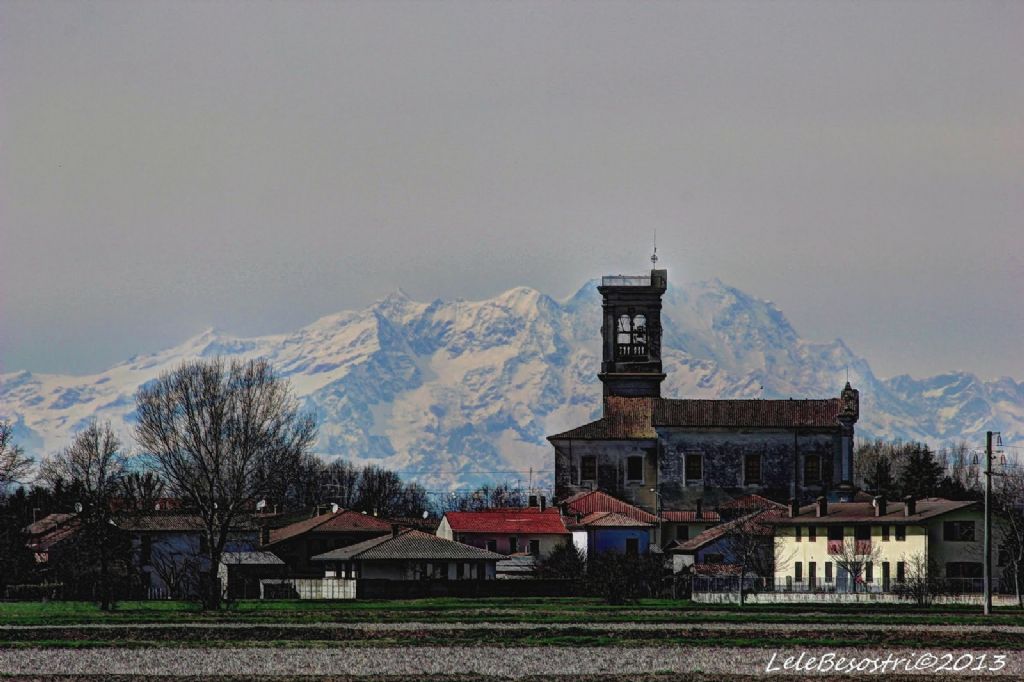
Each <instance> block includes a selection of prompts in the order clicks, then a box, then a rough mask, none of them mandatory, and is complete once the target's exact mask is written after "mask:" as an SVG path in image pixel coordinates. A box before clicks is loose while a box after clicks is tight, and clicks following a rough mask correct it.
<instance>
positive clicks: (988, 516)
mask: <svg viewBox="0 0 1024 682" xmlns="http://www.w3.org/2000/svg"><path fill="white" fill-rule="evenodd" d="M983 551H984V552H985V615H986V616H988V615H991V614H992V432H991V431H989V432H987V433H986V434H985V543H984V549H983Z"/></svg>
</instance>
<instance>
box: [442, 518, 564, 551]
mask: <svg viewBox="0 0 1024 682" xmlns="http://www.w3.org/2000/svg"><path fill="white" fill-rule="evenodd" d="M437 535H438V537H442V538H445V539H446V540H454V541H455V542H461V543H463V544H466V545H471V546H473V547H478V548H480V549H486V550H487V551H489V552H495V553H498V554H505V555H511V554H519V553H525V554H529V555H531V556H533V557H544V556H547V555H548V554H550V553H551V550H553V549H554V548H555V547H557V546H558V545H560V544H562V543H563V542H569V541H571V539H572V535H571V534H570V532H569V530H568V529H567V528H566V527H565V523H564V521H563V520H562V515H561V513H560V512H559V511H558V509H555V508H553V507H552V508H547V509H540V508H538V507H526V508H524V509H511V508H500V509H483V510H480V511H468V512H445V515H444V517H443V518H442V519H441V524H440V525H439V526H438V527H437Z"/></svg>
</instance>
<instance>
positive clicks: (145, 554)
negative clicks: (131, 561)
mask: <svg viewBox="0 0 1024 682" xmlns="http://www.w3.org/2000/svg"><path fill="white" fill-rule="evenodd" d="M140 553H141V555H142V556H141V557H140V560H139V563H141V564H143V565H145V564H148V563H149V562H150V561H151V560H152V558H153V537H152V536H150V535H143V536H142V546H141V547H140Z"/></svg>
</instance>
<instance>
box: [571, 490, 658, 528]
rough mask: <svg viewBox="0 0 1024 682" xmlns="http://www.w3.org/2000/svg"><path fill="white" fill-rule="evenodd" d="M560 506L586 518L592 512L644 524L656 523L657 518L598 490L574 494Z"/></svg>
mask: <svg viewBox="0 0 1024 682" xmlns="http://www.w3.org/2000/svg"><path fill="white" fill-rule="evenodd" d="M562 505H563V506H564V507H565V508H566V511H567V512H569V513H573V514H579V515H581V516H586V515H587V514H590V513H593V512H616V513H618V514H623V515H625V516H628V517H629V518H631V519H634V520H636V521H643V522H644V523H657V521H658V517H657V516H655V515H654V514H651V513H650V512H646V511H644V510H643V509H641V508H640V507H637V506H635V505H632V504H629V503H628V502H623V501H622V500H620V499H618V498H617V497H612V496H611V495H609V494H608V493H605V492H601V491H600V490H592V491H590V492H583V493H576V494H575V495H572V496H570V497H567V498H566V499H565V500H564V501H563V502H562Z"/></svg>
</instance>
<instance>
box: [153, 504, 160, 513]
mask: <svg viewBox="0 0 1024 682" xmlns="http://www.w3.org/2000/svg"><path fill="white" fill-rule="evenodd" d="M153 510H154V511H160V503H159V502H157V503H156V504H154V505H153Z"/></svg>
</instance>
